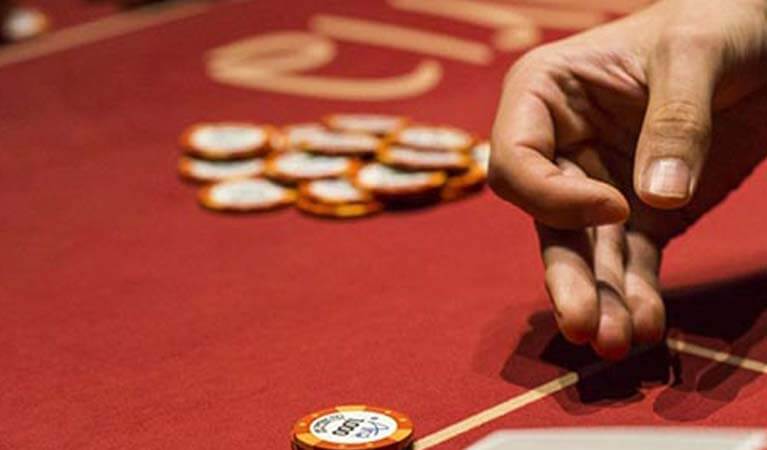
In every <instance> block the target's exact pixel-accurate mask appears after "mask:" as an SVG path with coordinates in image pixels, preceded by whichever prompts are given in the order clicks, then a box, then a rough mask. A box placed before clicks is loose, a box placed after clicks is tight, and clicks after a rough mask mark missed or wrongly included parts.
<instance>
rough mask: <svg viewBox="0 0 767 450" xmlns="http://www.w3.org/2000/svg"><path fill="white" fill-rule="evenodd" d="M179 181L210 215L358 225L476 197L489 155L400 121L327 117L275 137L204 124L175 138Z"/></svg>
mask: <svg viewBox="0 0 767 450" xmlns="http://www.w3.org/2000/svg"><path fill="white" fill-rule="evenodd" d="M181 146H182V148H183V149H184V155H182V156H181V158H180V160H179V165H178V170H179V173H180V175H181V176H182V177H183V178H184V179H186V180H189V181H192V182H196V183H202V184H203V186H202V187H201V188H200V191H199V194H198V198H199V201H200V203H201V204H202V205H203V206H205V207H206V208H208V209H211V210H215V211H227V212H254V211H266V210H272V209H275V208H280V207H284V206H288V205H295V206H296V207H297V208H298V209H299V210H301V211H303V212H305V213H308V214H311V215H315V216H320V217H328V218H355V217H363V216H369V215H372V214H375V213H378V212H381V211H385V210H387V209H396V208H402V207H414V206H421V205H427V204H434V203H436V202H440V201H449V200H455V199H458V198H461V197H464V196H466V195H469V194H470V193H472V192H476V191H479V190H480V189H481V188H482V186H483V185H484V184H485V180H486V178H487V165H488V159H489V154H490V146H489V144H488V143H487V141H477V139H476V138H475V137H474V136H472V135H471V134H470V133H468V132H466V131H464V130H461V129H458V128H454V127H448V126H430V125H421V124H417V123H416V124H414V123H411V122H410V120H409V119H407V118H404V117H400V116H391V115H382V114H333V115H330V116H327V117H325V118H324V119H323V121H322V123H319V122H317V123H304V124H295V125H289V126H285V127H283V128H277V127H273V126H270V125H257V124H251V123H241V122H223V123H201V124H197V125H194V126H192V127H190V128H189V129H187V130H186V131H185V132H184V133H183V134H182V136H181Z"/></svg>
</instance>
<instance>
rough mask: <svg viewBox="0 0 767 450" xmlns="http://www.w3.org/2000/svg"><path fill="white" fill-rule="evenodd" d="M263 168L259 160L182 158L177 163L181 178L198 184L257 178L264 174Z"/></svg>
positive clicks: (263, 165)
mask: <svg viewBox="0 0 767 450" xmlns="http://www.w3.org/2000/svg"><path fill="white" fill-rule="evenodd" d="M264 167H265V162H264V160H263V159H261V158H250V159H239V160H232V161H208V160H204V159H197V158H191V157H188V156H182V157H181V158H180V159H179V161H178V171H179V173H180V174H181V176H183V177H184V178H186V179H189V180H193V181H199V182H212V181H221V180H228V179H232V178H248V177H257V176H259V175H261V174H263V173H264Z"/></svg>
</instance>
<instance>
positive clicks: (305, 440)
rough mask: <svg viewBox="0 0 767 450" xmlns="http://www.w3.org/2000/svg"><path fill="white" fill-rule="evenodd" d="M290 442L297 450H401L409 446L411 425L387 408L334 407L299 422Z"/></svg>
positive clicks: (400, 415)
mask: <svg viewBox="0 0 767 450" xmlns="http://www.w3.org/2000/svg"><path fill="white" fill-rule="evenodd" d="M291 438H292V444H293V448H294V449H298V450H367V449H372V450H402V449H405V448H407V447H408V446H410V445H411V444H412V442H413V422H412V421H411V420H410V419H409V418H408V417H407V416H406V415H404V414H402V413H399V412H397V411H393V410H391V409H387V408H380V407H375V406H367V405H345V406H336V407H334V408H328V409H324V410H322V411H317V412H315V413H312V414H309V415H307V416H305V417H303V418H301V419H300V420H299V421H298V422H296V424H295V425H294V426H293V432H292V434H291Z"/></svg>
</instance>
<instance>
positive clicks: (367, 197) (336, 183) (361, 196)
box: [298, 178, 373, 205]
mask: <svg viewBox="0 0 767 450" xmlns="http://www.w3.org/2000/svg"><path fill="white" fill-rule="evenodd" d="M298 192H299V193H300V194H301V197H302V198H307V199H309V200H311V201H313V202H316V203H323V204H326V205H344V204H350V203H369V202H372V201H373V196H372V195H371V194H370V192H368V191H365V190H364V189H360V188H359V187H358V186H355V185H354V184H353V183H351V182H350V181H349V180H348V179H345V178H330V179H326V180H314V181H307V182H303V183H301V184H300V185H299V187H298Z"/></svg>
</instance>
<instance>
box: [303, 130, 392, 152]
mask: <svg viewBox="0 0 767 450" xmlns="http://www.w3.org/2000/svg"><path fill="white" fill-rule="evenodd" d="M296 141H297V147H298V148H300V149H301V150H305V151H308V152H312V153H319V154H323V155H334V156H368V155H373V154H375V152H376V150H377V149H378V147H379V146H380V145H381V141H380V139H378V138H377V137H375V136H372V135H369V134H363V133H348V132H339V131H323V132H319V133H312V134H308V135H304V136H302V137H300V138H298V139H297V140H296Z"/></svg>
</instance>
